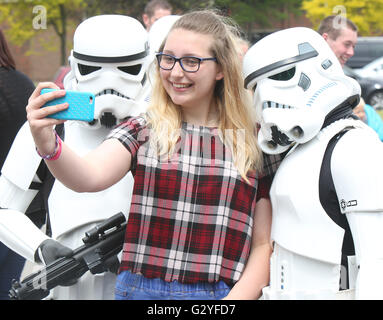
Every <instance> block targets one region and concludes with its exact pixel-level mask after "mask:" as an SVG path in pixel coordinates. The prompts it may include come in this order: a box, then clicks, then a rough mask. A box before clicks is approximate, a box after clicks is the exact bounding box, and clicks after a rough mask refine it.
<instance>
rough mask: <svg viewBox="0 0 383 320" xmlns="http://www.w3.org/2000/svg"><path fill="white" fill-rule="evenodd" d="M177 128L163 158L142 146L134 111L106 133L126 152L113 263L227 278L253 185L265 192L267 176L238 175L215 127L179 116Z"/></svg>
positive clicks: (143, 134)
mask: <svg viewBox="0 0 383 320" xmlns="http://www.w3.org/2000/svg"><path fill="white" fill-rule="evenodd" d="M180 132H181V138H180V139H179V141H178V143H177V145H176V152H174V154H173V155H172V157H171V158H170V159H169V160H165V161H164V160H162V161H161V159H159V158H158V156H157V153H156V151H153V150H152V149H151V148H150V147H149V143H148V138H149V129H148V128H147V127H146V122H145V120H144V119H143V118H141V117H136V118H129V119H128V120H127V121H126V122H124V123H122V124H121V125H119V126H118V127H116V128H115V129H114V130H113V131H112V132H111V134H110V135H109V136H108V138H117V139H118V140H119V141H121V142H122V143H123V145H124V146H125V147H126V148H127V149H128V150H129V152H130V153H131V154H132V174H133V176H134V181H135V183H134V188H133V197H132V202H131V207H130V213H129V219H128V224H127V229H126V235H125V243H124V247H123V254H122V262H121V267H120V271H122V270H130V271H131V272H133V273H141V274H143V275H144V276H145V277H147V278H161V279H163V280H165V281H173V280H178V281H179V282H182V283H195V282H217V281H219V280H221V279H222V280H224V281H225V282H227V283H229V284H233V283H235V282H236V281H237V280H238V279H239V277H240V275H241V273H242V271H243V269H244V266H245V264H246V261H247V258H248V256H249V251H250V246H251V235H252V227H253V213H254V208H255V203H256V195H257V189H258V188H260V190H259V191H260V192H258V193H259V194H262V195H263V196H267V195H268V188H269V184H268V183H267V184H266V183H260V184H259V186H258V179H257V175H255V174H250V175H248V179H249V180H250V184H247V183H246V182H245V181H244V180H243V179H242V177H241V176H240V175H239V173H238V171H237V170H236V168H235V167H234V166H233V161H232V157H231V154H230V152H228V150H227V149H226V148H225V146H224V144H223V143H222V141H221V139H220V138H219V136H218V132H217V129H211V128H206V127H198V126H192V125H189V124H186V123H184V124H183V126H182V129H181V131H180ZM268 165H269V166H271V165H272V164H271V163H268ZM262 180H263V179H261V181H262Z"/></svg>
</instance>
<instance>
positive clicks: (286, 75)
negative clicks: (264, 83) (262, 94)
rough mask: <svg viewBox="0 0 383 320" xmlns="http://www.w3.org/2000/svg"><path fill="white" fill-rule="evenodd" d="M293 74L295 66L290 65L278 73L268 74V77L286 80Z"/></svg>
mask: <svg viewBox="0 0 383 320" xmlns="http://www.w3.org/2000/svg"><path fill="white" fill-rule="evenodd" d="M294 75H295V67H292V68H290V69H288V70H286V71H282V72H280V73H277V74H274V75H272V76H270V77H269V79H272V80H277V81H287V80H290V79H292V78H293V77H294Z"/></svg>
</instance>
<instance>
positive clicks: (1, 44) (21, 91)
mask: <svg viewBox="0 0 383 320" xmlns="http://www.w3.org/2000/svg"><path fill="white" fill-rule="evenodd" d="M34 88H35V86H34V84H33V82H32V81H31V80H30V79H29V78H28V77H27V76H26V75H25V74H23V73H21V72H20V71H18V70H16V64H15V60H14V58H13V57H12V54H11V52H10V50H9V47H8V44H7V41H6V39H5V36H4V34H3V31H2V30H1V29H0V137H1V138H0V169H1V167H2V166H3V163H4V161H5V158H6V157H7V154H8V151H9V149H10V147H11V145H12V142H13V139H14V138H15V136H16V134H17V132H18V131H19V129H20V127H21V126H22V125H23V124H24V122H25V121H26V120H27V114H26V111H25V107H26V105H27V104H28V98H29V96H30V95H31V94H32V92H33V90H34ZM24 263H25V259H24V258H22V257H21V256H19V255H18V254H16V253H14V252H13V251H12V250H10V249H8V247H6V246H5V245H4V244H3V243H1V242H0V299H1V300H6V299H8V291H9V289H10V287H11V281H12V279H19V277H20V274H21V272H22V269H23V267H24Z"/></svg>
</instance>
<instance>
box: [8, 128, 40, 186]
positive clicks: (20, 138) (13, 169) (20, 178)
mask: <svg viewBox="0 0 383 320" xmlns="http://www.w3.org/2000/svg"><path fill="white" fill-rule="evenodd" d="M40 162H41V158H40V157H39V156H38V154H37V152H36V147H35V143H34V140H33V137H32V134H31V131H30V129H29V124H28V122H25V123H24V125H23V126H22V127H21V128H20V130H19V132H18V133H17V135H16V137H15V139H14V141H13V143H12V146H11V149H10V150H9V153H8V156H7V158H6V160H5V162H4V165H3V167H2V169H1V174H2V175H4V176H5V177H6V178H7V179H8V180H10V181H11V182H12V183H13V184H15V185H16V186H18V187H19V188H20V189H23V190H27V189H28V187H29V185H30V184H31V182H32V180H33V177H34V175H35V173H36V171H37V168H38V167H39V164H40Z"/></svg>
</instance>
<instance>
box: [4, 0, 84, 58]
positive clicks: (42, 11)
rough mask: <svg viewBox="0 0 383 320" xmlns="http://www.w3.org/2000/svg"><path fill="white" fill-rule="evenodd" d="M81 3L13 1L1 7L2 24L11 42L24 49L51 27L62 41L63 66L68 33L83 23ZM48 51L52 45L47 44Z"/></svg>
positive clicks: (78, 1)
mask: <svg viewBox="0 0 383 320" xmlns="http://www.w3.org/2000/svg"><path fill="white" fill-rule="evenodd" d="M84 5H85V4H84V2H83V1H81V0H49V1H48V0H47V1H42V0H11V1H2V4H1V5H0V23H5V24H6V25H7V26H8V29H6V30H5V32H6V34H7V36H8V37H9V39H10V41H11V42H12V43H14V44H17V45H22V44H24V43H25V42H26V41H28V40H30V39H32V38H33V37H34V36H36V35H37V34H38V33H39V32H41V31H44V30H46V29H47V28H48V27H49V26H51V27H52V28H53V29H54V31H55V33H56V34H57V36H58V37H59V39H60V54H61V58H60V61H61V64H63V65H64V64H65V63H66V58H67V57H66V51H67V29H68V25H70V24H78V22H79V21H81V9H82V8H83V7H84ZM45 47H49V44H47V43H46V44H45Z"/></svg>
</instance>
